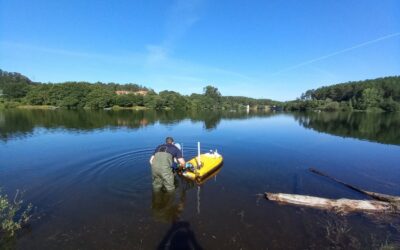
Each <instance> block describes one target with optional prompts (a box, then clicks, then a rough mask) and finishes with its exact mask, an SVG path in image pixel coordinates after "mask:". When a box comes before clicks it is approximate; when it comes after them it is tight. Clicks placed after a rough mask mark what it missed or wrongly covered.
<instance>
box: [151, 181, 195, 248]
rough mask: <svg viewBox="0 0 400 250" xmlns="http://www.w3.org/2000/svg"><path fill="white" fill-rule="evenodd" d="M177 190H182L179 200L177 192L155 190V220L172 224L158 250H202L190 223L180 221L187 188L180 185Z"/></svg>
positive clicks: (153, 202)
mask: <svg viewBox="0 0 400 250" xmlns="http://www.w3.org/2000/svg"><path fill="white" fill-rule="evenodd" d="M181 184H182V183H181ZM153 187H154V186H153ZM177 190H181V193H180V198H179V200H178V199H177V197H176V191H166V190H164V189H154V188H153V199H152V211H153V216H154V218H155V219H156V220H158V221H161V222H165V223H171V227H170V229H169V230H168V231H167V233H166V234H165V236H164V237H163V239H162V240H161V242H160V244H159V245H158V247H157V249H202V247H201V246H200V245H199V244H198V242H197V240H196V237H195V235H194V233H193V231H192V230H191V228H190V224H189V222H186V221H180V215H181V213H182V211H183V208H184V204H185V195H186V188H185V187H184V185H180V187H179V189H177Z"/></svg>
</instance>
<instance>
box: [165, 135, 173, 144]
mask: <svg viewBox="0 0 400 250" xmlns="http://www.w3.org/2000/svg"><path fill="white" fill-rule="evenodd" d="M173 142H174V138H172V137H170V136H168V137H167V138H165V143H167V144H172V143H173Z"/></svg>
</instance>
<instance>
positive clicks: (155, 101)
mask: <svg viewBox="0 0 400 250" xmlns="http://www.w3.org/2000/svg"><path fill="white" fill-rule="evenodd" d="M118 91H126V92H124V93H122V94H121V93H119V94H117V93H118ZM22 105H32V106H44V105H46V106H50V107H54V108H66V109H79V108H88V109H108V108H115V109H118V108H143V109H156V110H160V109H184V110H188V109H204V110H216V109H219V110H237V109H243V108H245V107H246V106H247V105H250V107H251V108H253V109H265V108H267V109H269V108H271V107H273V108H275V109H283V110H286V111H307V110H321V111H339V110H343V111H353V110H362V111H388V112H393V111H400V77H399V76H393V77H384V78H377V79H373V80H364V81H357V82H347V83H341V84H335V85H331V86H326V87H321V88H318V89H315V90H314V89H312V90H307V91H306V92H305V93H303V94H302V95H301V97H300V98H298V99H296V100H293V101H288V102H278V101H273V100H270V99H254V98H249V97H243V96H223V95H222V94H221V93H220V91H219V90H218V88H216V87H213V86H211V85H208V86H206V87H204V89H203V93H201V94H196V93H193V94H191V95H182V94H180V93H178V92H176V91H170V90H165V91H161V92H159V93H156V92H155V91H154V90H152V89H150V88H147V87H144V86H141V85H138V84H133V83H127V84H118V83H102V82H96V83H89V82H63V83H41V82H33V81H31V80H30V79H29V78H28V77H26V76H24V75H22V74H20V73H11V72H6V71H3V70H0V108H1V107H3V108H12V107H17V106H22Z"/></svg>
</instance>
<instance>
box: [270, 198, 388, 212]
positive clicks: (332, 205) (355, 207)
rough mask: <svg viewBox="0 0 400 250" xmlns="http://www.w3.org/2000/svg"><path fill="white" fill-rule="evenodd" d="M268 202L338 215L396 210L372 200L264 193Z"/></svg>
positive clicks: (384, 203) (386, 204) (381, 202)
mask: <svg viewBox="0 0 400 250" xmlns="http://www.w3.org/2000/svg"><path fill="white" fill-rule="evenodd" d="M265 197H266V198H267V199H268V200H271V201H276V202H278V203H280V204H285V205H286V204H289V205H297V206H305V207H313V208H318V209H324V210H332V211H335V212H339V213H344V214H346V213H350V212H365V213H395V212H396V209H395V208H394V207H393V206H392V205H391V204H390V203H389V202H383V201H374V200H351V199H338V200H335V199H326V198H320V197H315V196H308V195H298V194H283V193H265Z"/></svg>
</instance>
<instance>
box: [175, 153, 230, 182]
mask: <svg viewBox="0 0 400 250" xmlns="http://www.w3.org/2000/svg"><path fill="white" fill-rule="evenodd" d="M198 159H199V158H198V157H195V158H193V159H191V160H190V161H189V163H191V164H192V165H193V166H194V171H189V170H187V171H185V172H184V173H183V174H182V175H183V176H184V177H185V178H187V179H189V180H195V181H202V180H204V179H205V178H207V177H208V176H210V175H211V174H213V173H214V172H215V171H217V170H218V169H219V167H220V166H221V165H222V162H223V157H222V155H220V154H218V153H206V154H201V155H200V167H199V164H198Z"/></svg>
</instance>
